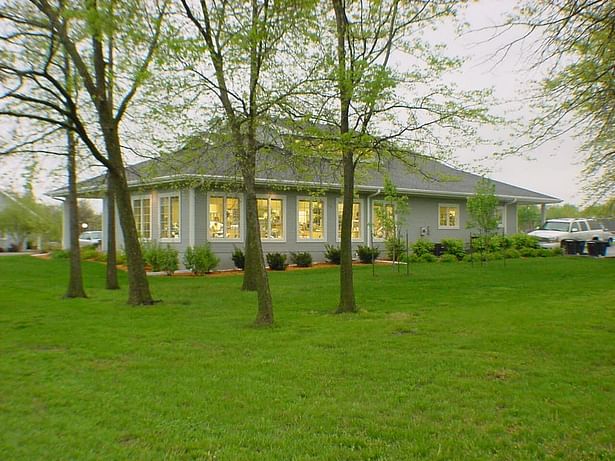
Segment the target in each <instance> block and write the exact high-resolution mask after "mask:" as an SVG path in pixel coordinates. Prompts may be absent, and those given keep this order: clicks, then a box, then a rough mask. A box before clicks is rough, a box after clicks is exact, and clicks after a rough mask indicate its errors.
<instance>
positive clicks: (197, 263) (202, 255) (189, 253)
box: [184, 243, 220, 275]
mask: <svg viewBox="0 0 615 461" xmlns="http://www.w3.org/2000/svg"><path fill="white" fill-rule="evenodd" d="M219 262H220V259H219V258H218V257H217V256H216V255H215V254H214V253H213V252H212V251H211V247H210V246H209V244H208V243H207V244H205V245H201V246H195V247H194V248H192V247H188V248H186V252H185V253H184V265H185V266H186V269H188V270H190V271H191V272H192V273H193V274H195V275H201V274H206V273H207V272H211V271H212V270H213V269H215V268H216V266H217V265H218V263H219Z"/></svg>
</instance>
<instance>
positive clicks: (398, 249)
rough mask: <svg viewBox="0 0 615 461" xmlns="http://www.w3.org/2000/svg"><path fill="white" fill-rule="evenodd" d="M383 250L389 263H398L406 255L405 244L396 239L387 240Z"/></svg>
mask: <svg viewBox="0 0 615 461" xmlns="http://www.w3.org/2000/svg"><path fill="white" fill-rule="evenodd" d="M384 248H385V249H386V252H387V258H389V259H390V260H391V261H399V260H400V259H401V257H402V255H404V254H406V242H404V241H402V239H400V238H397V237H391V238H388V239H387V240H386V242H384ZM359 258H360V257H359ZM370 262H371V261H370Z"/></svg>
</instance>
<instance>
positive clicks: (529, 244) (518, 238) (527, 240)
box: [510, 234, 538, 250]
mask: <svg viewBox="0 0 615 461" xmlns="http://www.w3.org/2000/svg"><path fill="white" fill-rule="evenodd" d="M510 239H511V241H512V247H513V248H516V249H517V250H521V249H522V248H538V239H537V238H536V237H534V236H532V235H527V234H514V235H511V236H510Z"/></svg>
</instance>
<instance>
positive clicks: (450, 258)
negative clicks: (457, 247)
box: [440, 253, 459, 263]
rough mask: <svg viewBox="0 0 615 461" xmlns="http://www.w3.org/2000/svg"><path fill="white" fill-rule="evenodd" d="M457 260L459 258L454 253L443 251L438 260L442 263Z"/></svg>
mask: <svg viewBox="0 0 615 461" xmlns="http://www.w3.org/2000/svg"><path fill="white" fill-rule="evenodd" d="M458 261H459V259H458V258H457V256H456V255H454V254H449V253H445V254H443V255H442V256H440V262H443V263H456V262H458Z"/></svg>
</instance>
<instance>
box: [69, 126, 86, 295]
mask: <svg viewBox="0 0 615 461" xmlns="http://www.w3.org/2000/svg"><path fill="white" fill-rule="evenodd" d="M66 141H67V147H68V197H67V198H66V201H67V202H68V221H69V226H68V232H69V238H70V274H69V278H68V289H67V290H66V294H65V295H64V297H65V298H87V296H86V294H85V290H84V288H83V272H82V270H81V251H80V248H79V230H80V229H79V210H78V204H77V161H76V156H77V152H76V150H77V149H76V146H75V137H74V135H73V133H72V132H71V131H67V133H66Z"/></svg>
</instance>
